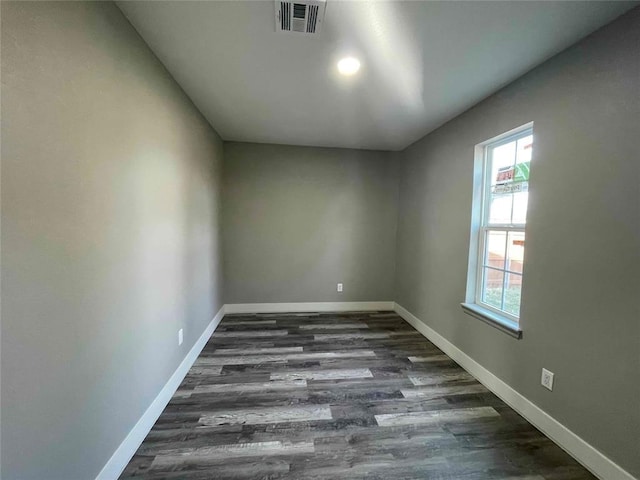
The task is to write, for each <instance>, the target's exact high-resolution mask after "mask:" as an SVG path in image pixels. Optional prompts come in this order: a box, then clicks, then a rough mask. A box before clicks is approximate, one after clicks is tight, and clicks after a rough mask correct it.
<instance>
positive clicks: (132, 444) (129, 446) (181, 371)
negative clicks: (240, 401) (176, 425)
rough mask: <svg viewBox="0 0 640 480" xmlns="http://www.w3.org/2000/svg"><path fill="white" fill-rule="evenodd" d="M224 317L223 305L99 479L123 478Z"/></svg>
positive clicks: (99, 475) (97, 479)
mask: <svg viewBox="0 0 640 480" xmlns="http://www.w3.org/2000/svg"><path fill="white" fill-rule="evenodd" d="M224 314H225V307H224V306H222V308H220V310H219V311H218V313H216V316H215V317H213V320H211V323H209V325H208V326H207V328H206V329H205V330H204V332H202V335H201V336H200V338H198V340H197V341H196V343H195V344H194V345H193V347H192V348H191V350H189V353H187V356H186V357H184V360H182V363H180V365H179V366H178V368H177V369H176V371H175V372H173V375H171V378H169V381H168V382H167V383H166V384H165V386H164V387H162V390H161V391H160V393H159V394H158V396H157V397H156V398H155V400H154V401H153V402H152V403H151V405H149V408H147V410H146V411H145V412H144V414H143V415H142V417H140V420H138V422H137V423H136V424H135V426H134V427H133V428H132V429H131V431H130V432H129V434H128V435H127V436H126V438H125V439H124V440H123V441H122V443H121V444H120V446H119V447H118V448H117V449H116V451H115V452H114V453H113V455H111V458H110V459H109V461H108V462H107V463H106V465H105V466H104V467H103V468H102V470H101V471H100V473H99V474H98V476H97V477H96V480H115V479H117V478H118V477H119V476H120V474H121V473H122V471H123V470H124V469H125V467H126V466H127V464H128V463H129V460H131V458H132V457H133V455H134V454H135V453H136V451H137V450H138V447H139V446H140V445H141V444H142V441H143V440H144V439H145V437H146V436H147V434H148V433H149V431H151V427H153V424H154V423H156V420H158V417H159V416H160V414H161V413H162V411H163V410H164V409H165V407H166V406H167V404H168V403H169V400H171V397H172V396H173V394H174V393H175V391H176V390H177V389H178V387H179V386H180V383H182V380H183V379H184V377H185V376H186V375H187V372H189V369H190V368H191V366H192V365H193V363H194V362H195V361H196V358H198V355H200V352H201V351H202V349H203V348H204V346H205V345H206V343H207V341H208V340H209V337H211V335H212V334H213V332H214V330H215V329H216V327H217V326H218V324H219V323H220V320H222V317H224Z"/></svg>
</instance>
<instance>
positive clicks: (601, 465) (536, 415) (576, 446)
mask: <svg viewBox="0 0 640 480" xmlns="http://www.w3.org/2000/svg"><path fill="white" fill-rule="evenodd" d="M366 310H394V311H395V312H396V313H397V314H398V315H400V316H401V317H402V318H404V319H405V320H406V321H407V322H408V323H409V324H411V325H412V326H413V327H414V328H415V329H416V330H418V331H419V332H420V333H421V334H422V335H424V336H425V337H426V338H427V339H428V340H429V341H431V342H432V343H434V344H435V345H436V346H437V347H438V348H440V349H441V350H442V351H443V352H444V353H446V354H447V355H448V356H449V357H451V358H452V359H453V360H454V361H455V362H456V363H458V364H459V365H460V366H461V367H462V368H464V369H465V370H466V371H467V372H469V373H470V374H471V375H473V376H474V377H475V378H476V379H477V380H478V381H479V382H480V383H482V384H483V385H484V386H485V387H487V388H488V389H489V390H491V391H492V392H493V393H494V394H496V395H497V396H498V397H500V399H502V400H503V401H504V402H505V403H506V404H507V405H509V406H510V407H511V408H513V409H514V410H515V411H516V412H518V413H519V414H520V415H522V416H523V417H524V418H526V419H527V420H528V421H529V422H531V424H533V425H534V426H535V427H536V428H538V429H539V430H540V431H542V432H543V433H544V434H545V435H547V436H548V437H549V438H550V439H551V440H553V441H554V442H555V443H557V444H558V445H559V446H560V447H561V448H563V449H564V450H565V451H566V452H567V453H569V454H570V455H571V456H572V457H573V458H575V459H576V460H577V461H578V462H580V463H581V464H582V465H584V467H586V468H587V469H589V470H590V471H591V472H592V473H593V474H594V475H596V476H597V477H598V478H600V479H602V480H637V479H636V478H635V477H633V476H632V475H631V474H630V473H629V472H627V471H626V470H624V469H623V468H622V467H620V466H619V465H617V464H616V463H615V462H613V461H612V460H610V459H609V458H608V457H606V456H605V455H604V454H603V453H601V452H600V451H599V450H597V449H595V448H594V447H593V446H591V445H590V444H589V443H587V442H586V441H584V440H583V439H582V438H580V437H579V436H578V435H576V434H575V433H573V432H572V431H571V430H569V429H568V428H567V427H565V426H564V425H562V424H561V423H560V422H558V421H557V420H556V419H554V418H553V417H551V416H550V415H549V414H548V413H546V412H545V411H544V410H542V409H541V408H540V407H538V406H537V405H535V404H534V403H532V402H531V401H529V400H528V399H527V398H525V397H524V396H523V395H521V394H520V393H518V392H517V391H515V390H514V389H513V388H511V387H510V386H509V385H508V384H506V383H505V382H503V381H502V380H500V379H499V378H498V377H496V376H495V375H494V374H493V373H491V372H490V371H489V370H487V369H486V368H484V367H483V366H482V365H480V364H479V363H477V362H476V361H475V360H473V359H472V358H471V357H469V356H468V355H467V354H465V353H464V352H463V351H462V350H460V349H459V348H458V347H456V346H455V345H453V344H452V343H451V342H449V341H448V340H447V339H446V338H444V337H443V336H442V335H440V334H439V333H437V332H436V331H435V330H433V329H432V328H430V327H428V326H427V325H426V324H425V323H423V322H422V321H420V320H419V319H418V317H416V316H415V315H413V314H412V313H411V312H409V311H408V310H407V309H405V308H404V307H402V306H401V305H398V304H397V303H394V302H317V303H236V304H227V305H223V306H222V308H220V310H219V311H218V313H217V314H216V316H215V317H214V318H213V320H211V323H209V325H208V326H207V328H206V329H205V330H204V332H202V335H201V336H200V338H199V339H198V341H197V342H196V343H195V344H194V345H193V347H192V348H191V350H190V351H189V353H188V354H187V355H186V356H185V358H184V360H183V361H182V363H180V366H178V368H177V369H176V371H175V372H174V373H173V375H172V376H171V378H169V380H168V381H167V383H166V384H165V386H164V387H163V388H162V390H161V391H160V393H158V395H157V397H156V398H155V400H154V401H153V402H152V403H151V405H150V406H149V408H147V410H146V411H145V412H144V414H143V415H142V417H140V419H139V420H138V422H137V423H136V424H135V426H134V427H133V428H132V429H131V431H130V432H129V434H128V435H127V437H126V438H125V439H124V440H123V441H122V443H121V444H120V446H119V447H118V448H117V449H116V451H115V452H114V453H113V455H112V456H111V458H110V459H109V461H108V462H107V463H106V465H105V466H104V467H103V469H102V470H101V471H100V473H99V474H98V476H97V477H96V480H115V479H117V478H118V477H119V476H120V474H121V473H122V471H123V470H124V469H125V467H126V466H127V464H128V463H129V461H130V460H131V458H132V457H133V455H134V454H135V453H136V451H137V450H138V447H140V445H141V444H142V442H143V441H144V439H145V437H146V436H147V434H148V433H149V432H150V431H151V428H152V427H153V425H154V424H155V422H156V420H158V417H159V416H160V414H161V413H162V411H163V410H164V409H165V407H166V406H167V404H168V403H169V401H170V400H171V397H172V396H173V394H174V393H175V391H176V390H177V389H178V387H179V386H180V383H181V382H182V380H183V379H184V377H185V376H186V375H187V373H188V372H189V369H190V368H191V366H192V365H193V363H194V362H195V361H196V358H198V355H200V352H201V351H202V349H203V348H204V346H205V345H206V343H207V341H208V340H209V338H210V337H211V335H212V334H213V332H214V331H215V329H216V328H217V326H218V324H219V323H220V321H221V320H222V318H223V317H224V315H225V314H227V313H294V312H295V313H301V312H349V311H351V312H353V311H366Z"/></svg>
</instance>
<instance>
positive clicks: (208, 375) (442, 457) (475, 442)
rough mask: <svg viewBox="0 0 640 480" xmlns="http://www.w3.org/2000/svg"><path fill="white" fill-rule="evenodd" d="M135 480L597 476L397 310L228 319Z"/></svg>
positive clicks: (137, 463) (143, 453) (155, 432)
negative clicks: (439, 347) (494, 393)
mask: <svg viewBox="0 0 640 480" xmlns="http://www.w3.org/2000/svg"><path fill="white" fill-rule="evenodd" d="M121 478H125V479H126V478H131V479H134V478H135V479H148V480H152V479H185V480H204V479H218V480H223V479H238V480H239V479H256V480H257V479H263V480H267V479H270V480H276V479H282V480H284V479H287V480H293V479H295V480H304V479H307V480H311V479H313V480H329V479H374V480H376V479H380V480H382V479H393V480H402V479H438V480H453V479H461V480H481V479H482V480H483V479H487V480H490V479H491V480H492V479H503V480H507V479H509V480H515V479H519V480H583V479H594V478H595V477H593V476H592V475H591V474H589V473H588V472H587V471H586V470H585V469H584V468H582V467H581V466H580V465H579V464H578V463H577V462H576V461H574V460H573V459H572V458H571V457H569V456H568V455H567V454H566V453H565V452H564V451H562V450H561V449H560V448H559V447H558V446H556V445H555V444H554V443H553V442H551V440H549V439H548V438H546V437H545V436H544V435H542V434H541V433H540V432H539V431H538V430H536V429H535V428H534V427H533V426H531V425H530V424H529V423H527V422H526V421H525V420H524V419H523V418H522V417H520V416H519V415H518V414H517V413H515V412H514V411H513V410H512V409H510V408H509V407H508V406H506V405H505V404H504V403H503V402H502V401H500V400H499V399H498V398H497V397H496V396H495V395H493V394H492V393H490V392H489V391H487V390H486V389H485V388H484V387H483V386H482V385H481V384H480V383H478V382H477V381H476V380H475V379H474V378H473V377H471V376H470V375H469V374H467V373H466V372H465V371H464V370H463V369H462V368H460V367H459V366H458V365H457V364H456V363H455V362H453V361H452V360H451V359H450V358H449V357H447V356H446V355H444V354H443V353H442V352H441V351H440V350H438V349H437V348H436V347H435V346H434V345H433V344H432V343H430V342H429V341H428V340H426V339H425V338H424V337H423V336H422V335H420V333H418V332H417V331H416V330H414V329H413V328H412V327H411V326H410V325H408V324H407V323H406V322H405V321H404V320H402V319H401V318H400V317H399V316H397V315H396V314H395V313H390V312H353V313H319V314H318V313H310V314H255V315H227V316H226V317H225V318H224V319H223V320H222V322H221V323H220V326H219V327H218V329H217V330H216V332H215V333H214V334H213V336H212V337H211V339H210V340H209V342H208V343H207V345H206V346H205V348H204V350H203V351H202V353H201V355H200V357H198V360H197V361H196V363H195V364H194V366H193V367H192V368H191V370H190V371H189V374H188V375H187V376H186V377H185V379H184V381H183V382H182V385H181V386H180V388H179V389H178V391H177V392H176V393H175V395H174V397H173V398H172V400H171V402H170V403H169V405H167V408H166V409H165V411H164V412H163V413H162V415H161V416H160V418H159V419H158V421H157V422H156V424H155V425H154V427H153V429H152V430H151V432H150V433H149V435H148V436H147V438H146V439H145V441H144V442H143V444H142V445H141V446H140V448H139V449H138V451H137V453H136V455H135V456H134V457H133V459H132V460H131V462H130V463H129V465H128V466H127V468H126V469H125V471H124V472H123V474H122V476H121Z"/></svg>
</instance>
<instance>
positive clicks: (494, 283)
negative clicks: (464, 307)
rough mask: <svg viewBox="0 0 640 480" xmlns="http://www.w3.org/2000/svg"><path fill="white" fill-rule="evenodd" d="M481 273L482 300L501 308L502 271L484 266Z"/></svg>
mask: <svg viewBox="0 0 640 480" xmlns="http://www.w3.org/2000/svg"><path fill="white" fill-rule="evenodd" d="M483 273H484V274H483V276H482V280H483V284H482V302H483V303H486V304H487V305H491V306H492V307H494V308H497V309H499V310H501V309H502V287H503V284H504V272H501V271H499V270H493V269H491V268H486V267H485V268H484V272H483Z"/></svg>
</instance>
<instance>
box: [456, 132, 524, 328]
mask: <svg viewBox="0 0 640 480" xmlns="http://www.w3.org/2000/svg"><path fill="white" fill-rule="evenodd" d="M528 135H533V122H530V123H527V124H526V125H522V126H521V127H518V128H515V129H513V130H510V131H508V132H506V133H504V134H502V135H498V136H497V137H494V138H491V139H489V140H487V141H485V142H482V143H480V144H478V145H476V149H475V168H474V195H473V206H472V222H471V223H472V225H471V241H470V248H469V269H468V278H467V295H466V299H465V300H466V301H465V303H463V304H462V307H463V309H464V310H465V312H466V313H469V314H470V315H472V316H474V317H476V318H479V319H481V320H483V321H486V322H487V323H490V324H492V325H494V326H497V327H498V328H500V329H501V330H505V331H507V332H508V333H511V334H513V335H514V336H516V337H517V338H520V336H521V333H522V331H521V329H520V318H519V316H516V315H513V314H511V313H509V312H506V311H504V310H501V309H499V308H495V307H493V306H492V305H489V304H487V303H484V302H483V301H482V285H483V275H484V267H485V266H488V260H487V259H486V258H485V253H486V251H485V246H486V245H485V243H486V238H487V232H489V231H503V232H505V233H506V234H507V235H508V234H509V232H523V233H524V232H525V227H526V223H500V224H498V223H493V224H489V208H490V205H491V180H492V179H491V166H490V165H489V163H490V152H491V150H492V149H495V148H497V147H499V146H501V145H504V144H506V143H510V142H512V141H514V140H517V139H520V138H523V137H526V136H528ZM534 152H535V147H534ZM507 248H508V246H507ZM505 253H506V252H505ZM505 261H506V260H505ZM490 268H493V267H490ZM494 270H497V271H502V272H505V276H504V279H503V289H502V302H501V303H502V304H503V305H504V296H505V289H504V282H506V278H507V276H506V274H507V273H513V274H516V275H521V277H522V278H524V265H523V269H522V273H520V272H510V271H509V270H508V268H507V265H506V264H505V265H504V268H503V269H499V268H494Z"/></svg>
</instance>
